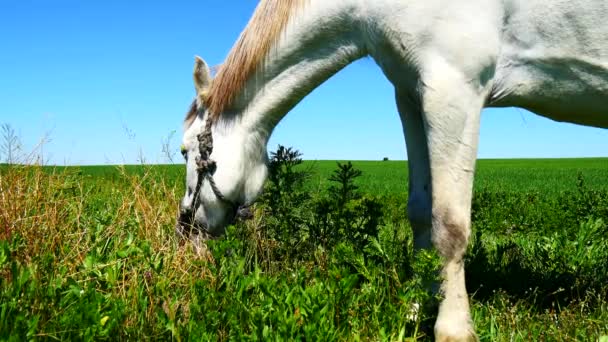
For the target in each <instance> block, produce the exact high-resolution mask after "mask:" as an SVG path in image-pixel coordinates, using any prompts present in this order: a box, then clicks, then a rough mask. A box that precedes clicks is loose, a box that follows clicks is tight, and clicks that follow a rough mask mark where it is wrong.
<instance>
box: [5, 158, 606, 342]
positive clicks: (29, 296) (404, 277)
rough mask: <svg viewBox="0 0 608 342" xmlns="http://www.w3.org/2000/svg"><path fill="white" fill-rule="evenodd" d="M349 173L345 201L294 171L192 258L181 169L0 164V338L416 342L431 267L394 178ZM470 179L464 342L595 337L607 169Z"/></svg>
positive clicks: (553, 163) (398, 178)
mask: <svg viewBox="0 0 608 342" xmlns="http://www.w3.org/2000/svg"><path fill="white" fill-rule="evenodd" d="M353 165H354V166H355V167H356V168H358V169H361V170H362V171H363V175H362V176H361V177H359V178H358V179H356V180H355V184H357V185H358V186H359V187H360V190H359V192H358V193H357V194H352V197H349V199H348V200H347V201H346V202H345V203H341V202H340V201H339V200H337V199H336V197H335V196H334V197H332V194H333V193H335V192H336V191H335V190H332V191H329V190H328V188H329V187H330V186H335V184H332V182H329V181H328V180H327V179H328V178H329V176H330V175H331V174H332V173H333V172H334V170H335V169H336V163H335V162H334V161H316V162H313V161H307V162H305V163H304V165H301V166H299V168H300V169H310V170H311V171H312V172H313V174H312V175H311V176H310V177H309V178H307V179H306V182H305V183H304V184H302V185H301V186H300V187H299V186H297V184H295V185H292V186H293V188H292V189H291V190H293V191H287V190H288V189H278V190H283V191H274V190H273V186H272V184H269V186H268V189H267V194H275V195H276V196H275V197H272V196H269V195H265V197H263V198H262V199H261V200H260V202H259V203H258V204H257V205H256V207H255V209H254V214H255V215H254V219H253V220H250V221H247V222H240V223H238V224H237V225H236V226H232V227H230V229H229V230H228V234H227V236H226V237H224V238H222V239H219V240H214V241H210V242H209V243H208V246H207V249H206V250H205V251H204V252H203V253H196V252H195V251H194V250H193V249H192V246H191V245H190V244H184V242H183V241H179V240H178V239H176V237H175V236H174V233H173V225H174V220H175V214H176V208H177V203H178V200H179V198H180V197H181V196H182V194H183V189H184V185H183V176H184V169H183V166H179V165H177V166H176V165H159V166H126V167H121V168H119V167H114V166H90V167H89V166H85V167H67V168H65V167H55V168H38V167H7V166H0V340H15V341H17V340H19V341H21V340H30V339H44V340H52V339H63V340H82V339H84V340H104V339H109V340H116V339H123V340H142V339H163V340H167V339H175V340H230V339H232V340H242V339H247V340H249V339H251V340H268V339H306V340H410V341H413V340H429V339H430V336H431V333H432V324H433V315H434V313H433V311H432V310H429V311H428V312H427V311H426V310H425V311H423V312H421V313H420V314H419V315H418V316H417V317H416V319H408V318H407V317H408V316H409V315H410V308H411V305H412V303H415V302H430V303H432V302H433V300H432V298H430V297H431V295H430V294H429V293H428V292H427V291H426V287H427V285H428V284H429V283H430V282H432V281H433V280H434V272H433V270H434V269H436V267H437V261H438V260H437V258H436V256H434V255H433V254H432V253H423V254H421V255H418V256H414V254H413V252H412V245H411V239H412V237H411V233H410V227H409V223H408V222H407V220H406V218H405V205H406V203H405V199H406V198H407V197H406V192H407V165H406V163H405V162H400V161H388V162H354V163H353ZM477 171H478V173H477V178H476V183H475V200H474V204H473V230H474V235H473V241H472V243H471V246H470V248H469V252H468V257H467V259H466V267H467V286H468V289H469V292H470V293H471V296H472V301H471V303H472V312H473V319H474V323H475V326H476V329H477V332H478V334H479V337H480V339H481V340H482V341H536V340H539V341H581V340H583V341H587V340H589V341H593V340H598V339H599V338H600V337H601V336H605V335H608V301H607V300H606V298H607V296H608V286H606V284H607V283H608V225H607V223H608V159H606V158H593V159H565V160H562V159H559V160H481V161H479V163H478V167H477ZM274 189H275V190H276V188H274ZM311 189H312V191H311ZM273 191H274V192H273ZM295 204H297V205H295ZM271 213H274V214H272V215H271Z"/></svg>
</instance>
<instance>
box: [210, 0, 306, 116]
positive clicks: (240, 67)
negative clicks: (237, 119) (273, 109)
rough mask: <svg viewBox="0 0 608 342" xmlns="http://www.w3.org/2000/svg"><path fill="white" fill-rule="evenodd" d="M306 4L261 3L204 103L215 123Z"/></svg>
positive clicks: (284, 0)
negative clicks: (296, 11)
mask: <svg viewBox="0 0 608 342" xmlns="http://www.w3.org/2000/svg"><path fill="white" fill-rule="evenodd" d="M305 1H306V0H262V1H261V2H260V3H259V5H258V6H257V8H256V10H255V13H254V14H253V16H252V17H251V19H250V20H249V23H248V24H247V27H246V28H245V30H243V32H242V33H241V35H240V37H239V39H238V40H237V42H236V44H234V46H233V47H232V49H231V50H230V53H229V54H228V57H227V58H226V61H225V62H224V64H222V65H221V66H220V68H219V70H218V73H217V76H216V77H215V79H214V80H213V82H211V87H210V89H209V93H208V95H207V97H206V99H205V105H206V106H207V108H208V110H209V112H210V113H211V117H212V118H213V119H214V120H216V119H217V118H219V116H220V115H221V114H222V113H223V112H224V111H225V110H226V108H227V107H228V106H230V105H231V104H232V102H233V101H234V98H235V96H236V94H237V93H238V92H239V91H240V90H242V89H243V87H244V86H245V82H246V81H247V79H248V78H249V77H250V76H251V75H252V74H253V73H254V72H255V71H256V68H258V67H259V66H261V65H262V64H263V61H264V58H265V57H266V56H267V55H268V52H269V51H270V48H271V47H272V46H273V45H274V44H275V42H276V41H277V39H278V38H279V36H280V34H281V33H282V32H283V30H284V29H285V26H286V25H287V23H288V22H289V18H290V17H291V15H292V14H293V13H294V12H295V10H296V9H297V8H299V7H301V6H302V5H303V4H304V2H305Z"/></svg>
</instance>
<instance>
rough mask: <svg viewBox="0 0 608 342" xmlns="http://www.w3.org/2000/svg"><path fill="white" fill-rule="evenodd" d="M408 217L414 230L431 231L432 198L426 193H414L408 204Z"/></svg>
mask: <svg viewBox="0 0 608 342" xmlns="http://www.w3.org/2000/svg"><path fill="white" fill-rule="evenodd" d="M407 216H408V218H409V220H410V223H411V224H412V227H413V228H414V230H419V229H429V228H430V227H431V224H432V223H433V222H432V220H431V218H432V216H431V198H430V196H429V195H428V194H426V193H418V192H412V193H411V194H410V197H409V200H408V202H407Z"/></svg>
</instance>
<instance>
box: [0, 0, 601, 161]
mask: <svg viewBox="0 0 608 342" xmlns="http://www.w3.org/2000/svg"><path fill="white" fill-rule="evenodd" d="M256 4H257V1H253V0H238V1H237V0H235V1H227V0H214V1H205V0H198V1H171V2H169V1H162V2H160V1H119V0H104V1H93V0H88V1H78V0H53V1H48V0H38V1H33V0H2V1H0V123H8V124H10V125H11V126H12V127H13V128H14V129H15V130H16V131H17V132H18V133H19V135H20V137H21V140H22V142H23V144H24V147H25V150H26V151H30V150H32V149H34V147H35V146H36V145H37V144H38V143H39V142H40V140H41V139H42V138H43V137H44V136H48V137H49V141H47V142H46V143H45V144H44V150H43V153H44V155H45V156H46V160H47V162H48V163H53V164H59V165H64V164H120V163H138V162H140V158H141V156H143V157H144V160H145V161H146V162H149V163H163V162H166V158H165V157H164V156H163V153H162V152H161V150H162V141H163V140H167V139H168V138H170V137H171V136H172V138H171V139H170V143H171V146H172V149H173V151H177V150H178V147H179V144H180V140H181V123H182V119H183V116H184V113H185V111H186V110H187V107H188V105H189V103H190V101H191V99H192V97H193V95H194V90H193V87H192V78H191V71H192V65H193V61H194V55H200V56H202V57H203V58H205V59H206V60H207V62H209V64H212V65H216V64H219V63H221V62H222V60H223V59H224V57H225V56H226V54H227V52H228V50H229V49H230V47H231V46H232V44H233V43H234V41H235V40H236V38H237V36H238V34H239V32H240V31H241V30H242V29H243V27H244V26H245V24H246V22H247V20H248V19H249V17H250V15H251V13H252V12H253V9H254V8H255V5H256ZM277 144H283V145H287V146H293V147H295V148H297V149H299V150H300V151H301V152H303V153H304V157H305V158H306V159H353V160H355V159H364V160H365V159H381V158H383V157H389V158H390V159H406V153H405V144H404V140H403V134H402V131H401V124H400V123H399V119H398V115H397V111H396V108H395V104H394V100H393V90H392V86H391V85H390V84H389V83H388V81H386V79H385V78H384V76H383V75H382V74H381V73H380V71H379V69H378V67H377V66H376V65H375V64H374V62H373V61H372V60H370V59H369V58H367V59H363V60H360V61H358V62H356V63H354V64H352V65H350V66H349V67H347V68H346V69H345V70H343V71H341V72H340V73H338V74H337V75H335V76H334V77H332V78H331V79H330V80H329V81H328V82H326V83H325V84H323V85H322V86H321V87H319V88H318V89H316V90H315V91H314V92H313V93H312V94H310V95H309V96H308V97H307V98H305V99H304V101H302V102H301V103H300V104H299V105H298V106H297V107H296V108H295V109H294V110H292V112H291V113H290V114H289V115H287V116H286V118H285V119H284V120H283V121H282V122H281V123H280V124H279V126H278V127H277V128H276V130H275V133H274V134H273V136H272V138H271V140H270V143H269V149H270V150H272V149H274V147H276V145H277ZM585 156H608V130H602V129H597V128H588V127H581V126H575V125H571V124H564V123H556V122H553V121H550V120H548V119H544V118H542V117H539V116H536V115H534V114H531V113H529V112H526V111H524V110H521V109H513V108H510V109H490V110H486V111H485V112H484V115H483V117H482V125H481V137H480V148H479V157H480V158H512V157H585ZM0 158H2V159H3V158H4V156H0ZM175 158H176V160H179V156H178V155H176V157H175Z"/></svg>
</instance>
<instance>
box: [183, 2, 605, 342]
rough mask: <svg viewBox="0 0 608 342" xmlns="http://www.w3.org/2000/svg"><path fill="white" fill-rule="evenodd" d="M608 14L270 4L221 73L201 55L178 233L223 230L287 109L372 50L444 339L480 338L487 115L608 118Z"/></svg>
mask: <svg viewBox="0 0 608 342" xmlns="http://www.w3.org/2000/svg"><path fill="white" fill-rule="evenodd" d="M606 18H608V2H607V1H605V0H580V1H570V0H468V1H450V0H424V1H422V0H377V1H376V0H375V1H361V0H332V1H326V0H262V1H261V2H260V3H259V5H258V7H257V9H256V10H255V13H254V15H253V17H252V18H251V20H250V21H249V23H248V25H247V27H246V28H245V30H244V31H243V32H242V33H241V35H240V37H239V39H238V41H237V42H236V44H235V45H234V47H233V48H232V50H231V51H230V53H229V55H228V57H227V59H226V61H225V63H223V64H222V65H221V66H220V67H219V69H218V72H217V74H216V76H215V77H214V78H212V76H211V73H210V71H209V68H208V66H207V64H206V63H205V62H204V61H203V60H202V59H200V58H198V57H197V59H196V63H195V68H194V83H195V88H196V98H195V100H194V102H193V104H192V106H191V108H190V111H189V113H188V114H187V117H186V119H185V124H184V126H185V131H184V138H183V144H184V145H183V151H182V152H183V154H184V156H185V157H186V166H187V176H186V178H187V179H186V183H187V190H186V195H185V196H184V198H183V200H182V201H181V204H180V215H179V218H178V224H177V229H178V230H179V231H182V232H187V231H188V229H193V228H192V227H194V228H196V230H198V231H200V232H205V233H206V234H209V235H220V234H222V232H223V230H224V227H225V226H226V225H227V224H228V223H229V222H230V221H231V220H232V218H233V217H234V215H235V212H236V209H237V207H238V206H239V205H241V204H245V203H247V204H248V203H251V202H253V201H254V200H255V198H256V197H257V196H258V195H259V193H260V191H261V189H262V185H263V183H264V180H265V178H266V175H267V169H266V161H267V152H266V144H267V142H268V139H269V136H270V134H271V133H272V130H273V129H274V127H275V126H276V125H277V123H278V122H279V121H280V120H281V118H283V116H284V115H285V114H286V113H287V112H288V111H289V110H290V109H291V108H292V107H294V106H295V105H296V104H297V103H298V102H299V101H300V100H301V99H302V98H303V97H304V96H306V95H307V94H308V93H310V92H311V91H312V90H313V89H314V88H315V87H317V86H318V85H319V84H321V83H322V82H324V81H325V80H326V79H328V78H329V77H330V76H332V75H333V74H334V73H336V72H338V71H339V70H340V69H342V68H343V67H345V66H346V65H348V64H349V63H351V62H352V61H354V60H357V59H359V58H362V57H364V56H371V57H372V58H373V59H374V60H375V61H376V63H377V64H378V65H379V66H380V68H381V69H382V71H383V72H384V74H385V75H386V77H387V78H388V79H389V80H390V82H391V83H392V84H393V85H394V87H395V98H396V101H397V105H398V106H397V107H398V110H399V114H400V117H401V122H402V125H403V132H404V134H405V138H406V143H407V156H408V159H409V164H408V165H409V177H410V178H409V200H408V209H407V211H408V216H409V220H410V221H411V225H412V227H413V231H414V243H415V247H416V248H430V247H433V246H434V247H435V248H436V249H437V250H438V252H439V255H440V256H441V258H442V260H443V267H442V283H441V285H440V287H439V291H440V293H441V295H442V298H443V299H442V301H441V303H440V305H439V312H438V316H437V320H436V323H435V328H434V329H435V338H436V339H437V340H439V341H468V340H474V339H476V335H475V332H474V328H473V325H472V322H471V316H470V313H469V303H468V297H467V292H466V288H465V276H464V266H463V255H464V253H465V250H466V248H467V243H468V241H469V235H470V225H471V215H470V212H471V197H472V184H473V175H474V171H475V160H476V153H477V142H478V136H479V121H480V113H481V110H482V109H483V108H484V107H506V106H518V107H522V108H526V109H528V110H531V111H533V112H535V113H537V114H539V115H542V116H545V117H548V118H551V119H553V120H556V121H568V122H573V123H578V124H583V125H588V126H595V127H604V128H605V127H608V108H607V107H608V106H607V104H608V24H607V23H606Z"/></svg>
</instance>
